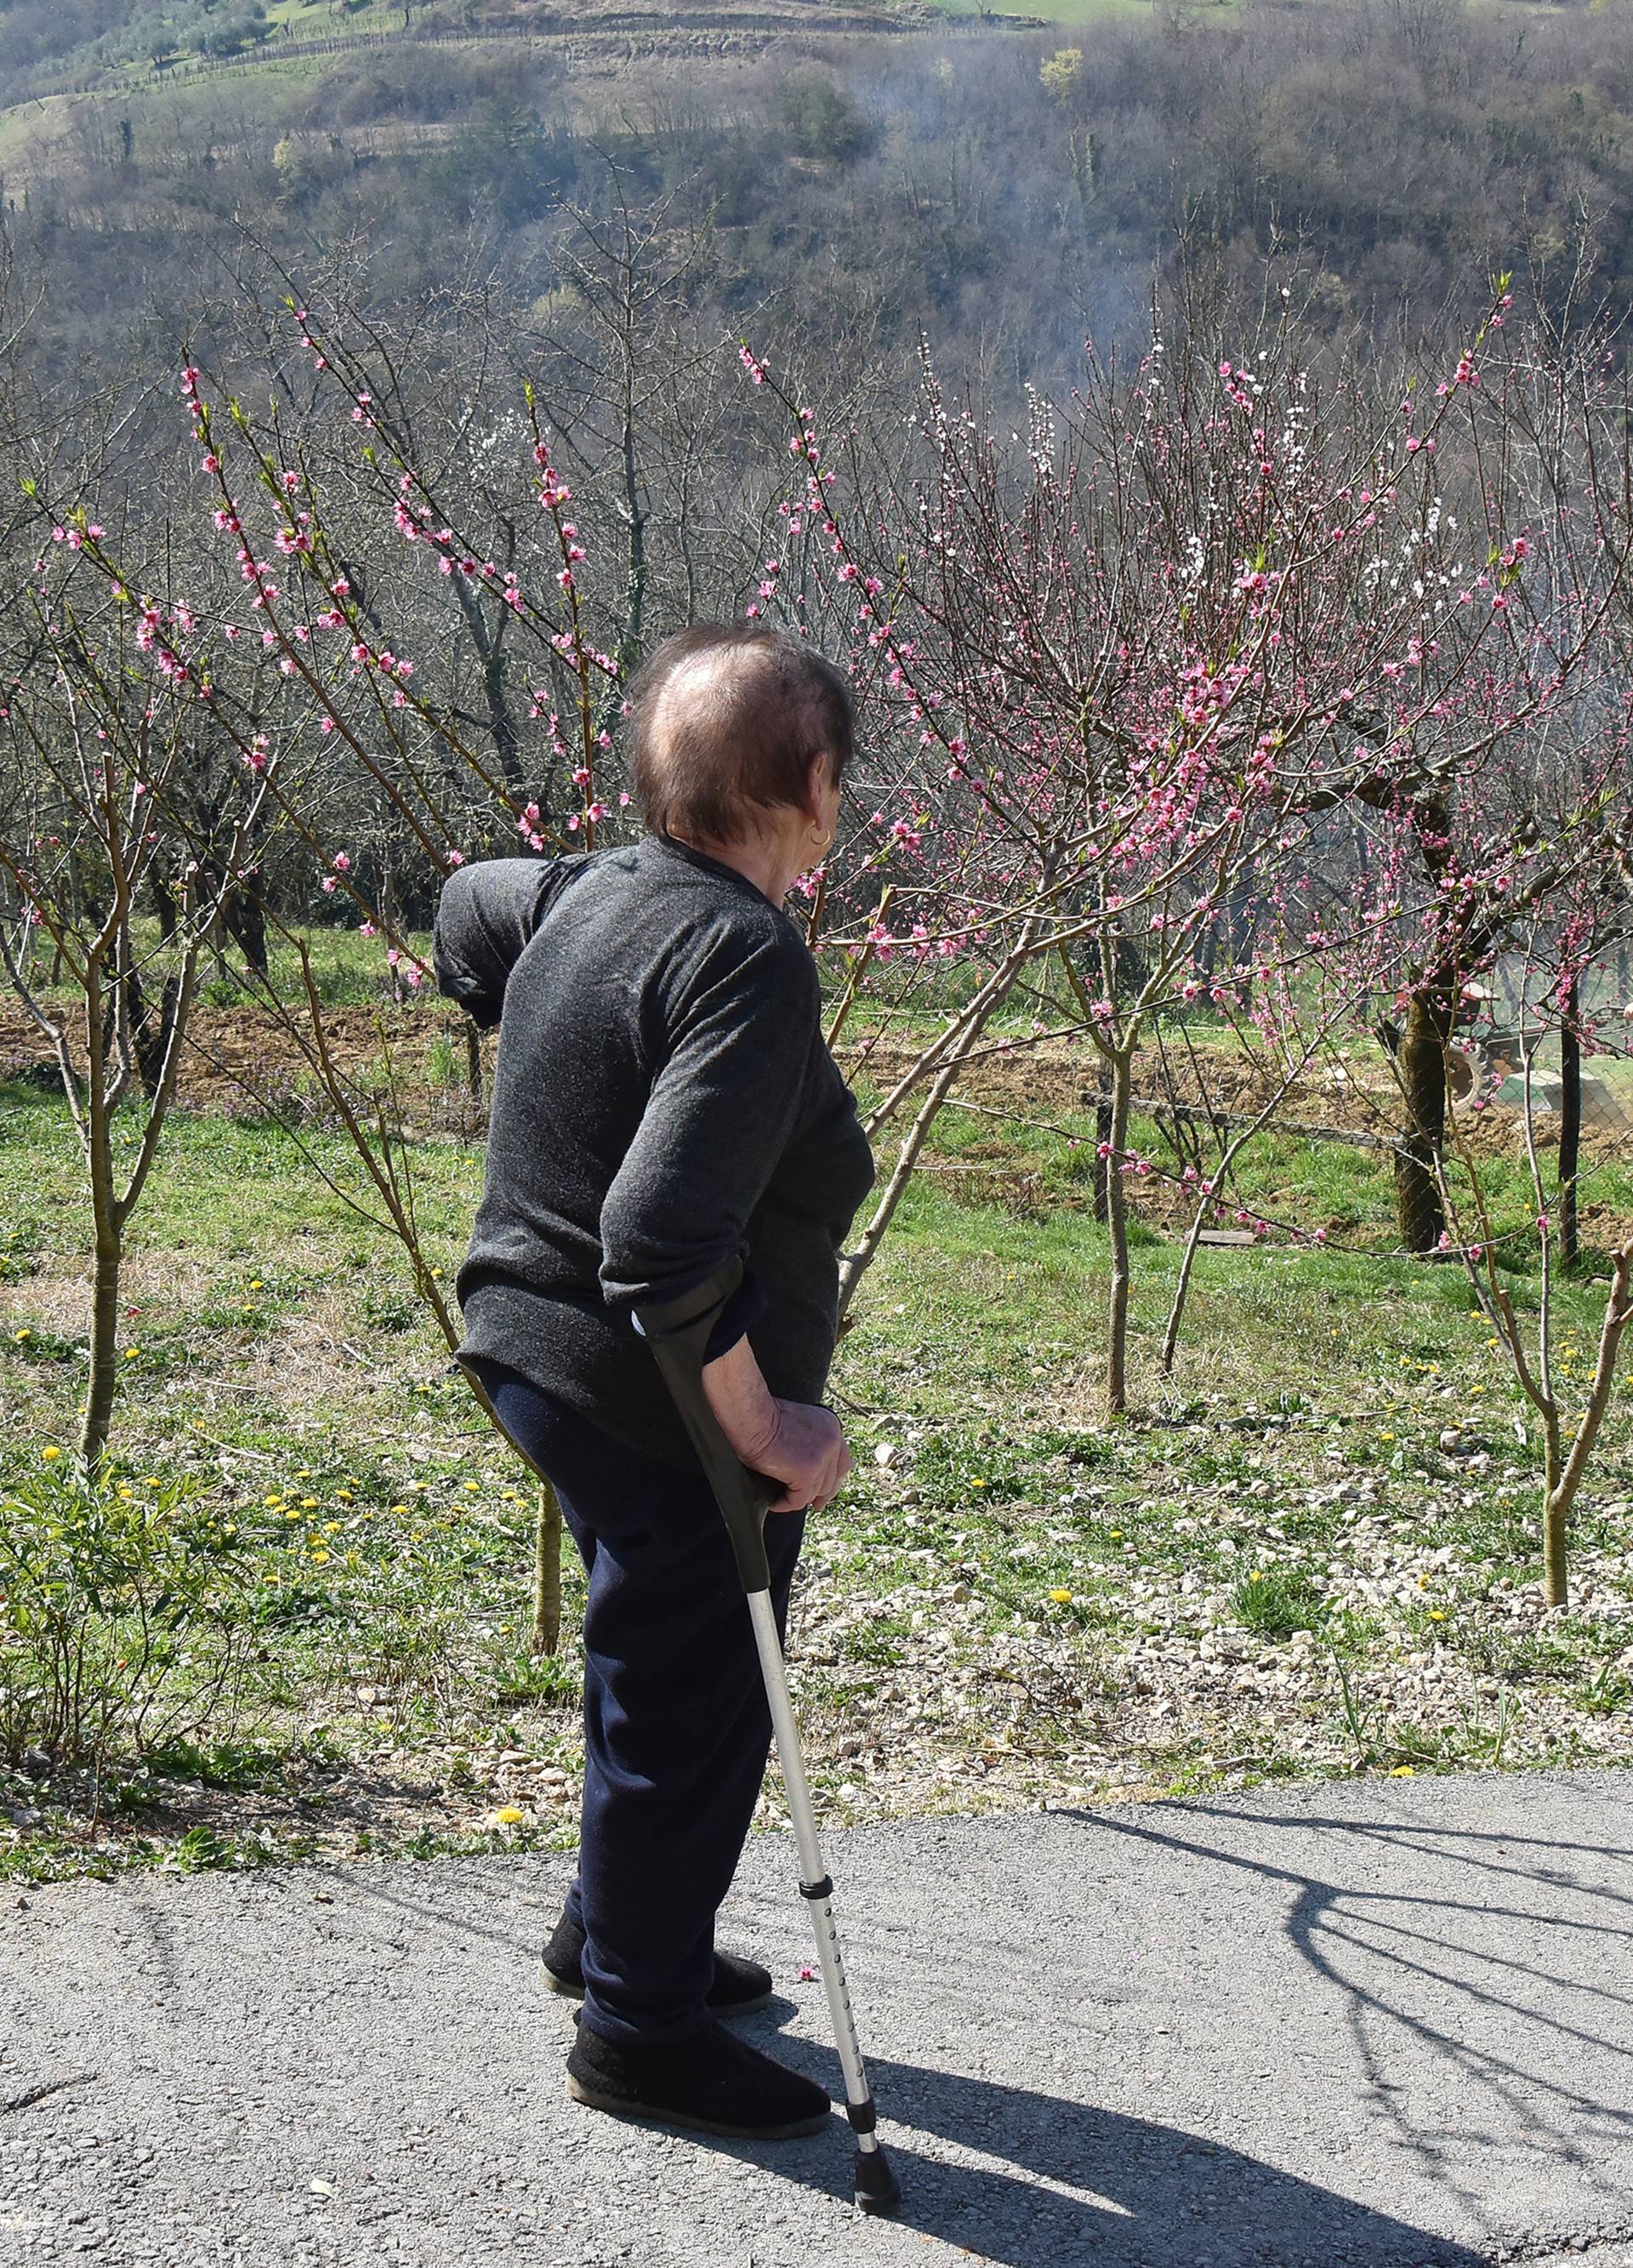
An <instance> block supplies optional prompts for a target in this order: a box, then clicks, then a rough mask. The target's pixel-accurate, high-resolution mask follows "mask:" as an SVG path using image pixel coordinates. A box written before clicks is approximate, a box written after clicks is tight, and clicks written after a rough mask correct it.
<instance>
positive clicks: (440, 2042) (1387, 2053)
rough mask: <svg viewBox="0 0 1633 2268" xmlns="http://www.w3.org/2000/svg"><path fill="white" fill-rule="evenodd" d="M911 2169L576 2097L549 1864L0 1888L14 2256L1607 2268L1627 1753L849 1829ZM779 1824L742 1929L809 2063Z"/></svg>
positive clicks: (901, 2156) (278, 2266)
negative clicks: (888, 2210) (1563, 2265)
mask: <svg viewBox="0 0 1633 2268" xmlns="http://www.w3.org/2000/svg"><path fill="white" fill-rule="evenodd" d="M830 1863H831V1866H832V1870H833V1873H834V1874H835V1880H836V1881H837V1882H838V1885H839V1909H840V1917H841V1923H842V1929H843V1931H844V1934H845V1936H846V1938H847V1940H848V1944H849V1948H850V1955H851V1966H852V1969H853V1972H854V1979H855V1985H856V1989H857V2002H858V2007H859V2013H860V2017H861V2021H862V2026H863V2036H864V2043H865V2044H867V2045H868V2046H869V2047H870V2048H871V2050H872V2064H873V2069H874V2073H875V2078H876V2082H877V2088H878V2092H879V2102H880V2105H881V2109H882V2110H883V2112H884V2115H885V2119H886V2125H885V2130H884V2131H885V2133H886V2139H887V2141H888V2144H889V2147H890V2149H891V2152H892V2155H893V2157H894V2161H895V2163H896V2165H897V2167H898V2169H899V2171H900V2173H901V2179H902V2183H903V2185H904V2188H905V2190H906V2193H907V2194H906V2201H905V2206H904V2211H903V2213H902V2217H901V2220H898V2221H897V2222H895V2223H894V2224H886V2223H881V2222H877V2221H865V2220H858V2219H857V2218H856V2217H855V2216H854V2215H853V2213H852V2211H851V2208H850V2203H849V2179H848V2176H849V2169H850V2151H849V2147H848V2141H847V2137H846V2134H845V2131H844V2129H843V2127H842V2125H841V2124H840V2123H839V2122H838V2121H837V2120H836V2121H835V2125H834V2128H833V2131H832V2132H831V2133H829V2134H825V2135H822V2136H819V2137H817V2138H815V2139H812V2140H808V2141H801V2142H795V2143H783V2144H780V2145H775V2146H768V2147H765V2148H763V2149H761V2150H760V2151H758V2152H756V2150H755V2149H754V2148H753V2147H749V2146H747V2145H740V2144H736V2143H711V2142H708V2141H705V2140H701V2139H684V2138H681V2137H680V2136H676V2135H668V2134H665V2133H663V2132H658V2131H657V2130H654V2129H651V2128H645V2127H635V2126H631V2125H628V2124H621V2123H619V2122H617V2121H615V2120H613V2119H609V2118H607V2117H603V2116H602V2115H600V2113H598V2112H595V2111H592V2110H584V2109H582V2108H580V2107H579V2106H577V2105H575V2104H573V2103H571V2102H569V2101H568V2100H567V2099H566V2097H565V2095H564V2094H563V2087H562V2060H563V2055H564V2053H565V2051H566V2046H567V2042H568V2038H569V2034H570V2016H569V2014H568V2011H567V2009H566V2007H565V2006H564V2005H563V2003H562V2002H560V2001H558V2000H555V1999H550V1998H548V1997H547V1996H546V1995H545V1994H544V1993H543V1992H541V1990H540V1989H539V1988H538V1986H537V1984H536V1982H535V1978H534V1975H533V1960H534V1951H535V1948H536V1945H537V1943H538V1941H539V1940H540V1939H541V1936H542V1934H543V1932H544V1929H545V1927H546V1926H547V1925H548V1921H549V1919H550V1918H552V1917H553V1914H554V1911H555V1900H556V1898H557V1896H558V1895H559V1892H560V1890H561V1889H562V1886H563V1882H564V1881H565V1879H566V1874H567V1865H568V1862H566V1861H563V1860H557V1859H524V1858H518V1859H506V1858H497V1859H478V1860H460V1861H449V1860H444V1861H439V1862H431V1863H427V1864H411V1863H393V1864H389V1865H360V1866H357V1867H346V1868H339V1869H333V1870H331V1869H316V1868H299V1869H289V1870H283V1871H278V1872H273V1873H268V1874H262V1875H223V1874H206V1875H201V1876H195V1877H192V1878H170V1877H160V1876H155V1875H151V1874H150V1875H146V1876H131V1877H129V1878H127V1879H124V1880H121V1881H117V1882H114V1883H108V1884H72V1885H64V1886H63V1887H61V1888H58V1889H43V1890H37V1891H33V1892H30V1893H28V1894H27V1896H26V1905H25V1904H21V1903H20V1901H18V1899H17V1898H16V1897H15V1896H14V1895H13V1894H11V1893H10V1892H8V1893H6V1894H4V1904H3V1905H0V2262H4V2263H5V2264H7V2268H11V2264H12V2263H27V2264H29V2268H38V2264H41V2263H59V2262H60V2263H70V2262H81V2261H85V2260H91V2261H117V2262H119V2263H120V2264H121V2268H123V2264H126V2263H130V2264H136V2263H141V2262H154V2263H163V2264H166V2268H183V2264H185V2268H195V2264H200V2268H202V2264H204V2263H210V2264H223V2263H232V2264H241V2268H286V2264H287V2268H319V2264H323V2268H374V2264H376V2263H382V2264H384V2263H390V2264H393V2268H398V2264H417V2263H428V2264H429V2263H436V2264H444V2263H455V2264H459V2268H467V2264H468V2268H484V2264H488V2263H491V2262H499V2261H504V2262H505V2263H507V2264H511V2268H531V2264H533V2263H538V2264H541V2268H542V2264H546V2263H548V2264H552V2268H557V2264H559V2268H613V2264H619V2268H623V2264H633V2268H805V2264H815V2263H821V2264H823V2268H861V2264H867V2268H907V2264H913V2268H942V2264H944V2263H945V2264H951V2263H953V2262H955V2261H964V2260H967V2259H969V2258H972V2257H973V2258H975V2259H978V2260H987V2261H993V2262H999V2263H1004V2264H1009V2268H1066V2264H1071V2268H1080V2264H1090V2268H1239V2264H1240V2268H1246V2264H1248V2263H1255V2264H1274V2268H1362V2264H1365V2268H1418V2264H1425V2268H1427V2264H1431V2263H1432V2264H1434V2268H1474V2264H1475V2263H1480V2262H1486V2261H1495V2260H1500V2259H1504V2258H1514V2259H1523V2260H1526V2261H1528V2262H1534V2263H1535V2262H1548V2263H1556V2262H1558V2261H1562V2260H1576V2259H1579V2258H1581V2257H1583V2254H1584V2252H1585V2253H1586V2255H1587V2257H1589V2259H1590V2261H1592V2262H1593V2263H1594V2264H1596V2268H1630V2264H1633V1775H1624V1774H1619V1773H1616V1772H1614V1771H1610V1772H1597V1773H1582V1774H1577V1775H1555V1776H1548V1777H1540V1776H1514V1777H1507V1776H1490V1777H1488V1776H1475V1777H1470V1778H1456V1779H1453V1778H1433V1779H1417V1780H1411V1781H1406V1780H1388V1781H1385V1782H1383V1783H1381V1784H1379V1783H1372V1784H1369V1785H1360V1786H1321V1787H1313V1788H1305V1789H1300V1790H1298V1791H1296V1792H1278V1793H1261V1794H1259V1795H1256V1796H1254V1797H1253V1798H1250V1799H1244V1800H1230V1801H1218V1802H1213V1801H1203V1802H1194V1803H1169V1804H1157V1805H1141V1806H1124V1807H1121V1808H1114V1809H1109V1810H1106V1811H1100V1812H1093V1813H1070V1812H1060V1813H1056V1812H1051V1813H1048V1814H1045V1815H1036V1814H1028V1815H1020V1816H1014V1817H1010V1818H1002V1819H987V1820H982V1821H963V1820H958V1821H925V1822H921V1823H915V1824H912V1825H908V1826H901V1827H892V1828H881V1829H876V1830H867V1831H864V1832H858V1833H854V1834H849V1835H839V1836H835V1837H833V1838H832V1845H831V1853H830ZM791 1885H792V1863H791V1854H790V1852H789V1850H788V1847H787V1845H785V1844H783V1843H782V1842H781V1841H778V1840H774V1839H769V1838H768V1839H765V1840H761V1841H756V1842H755V1843H754V1845H752V1847H751V1849H750V1852H749V1854H748V1857H747V1861H746V1863H745V1867H744V1872H743V1875H742V1879H741V1881H740V1883H739V1889H738V1891H737V1893H736V1896H735V1898H734V1902H733V1904H732V1910H731V1914H730V1922H731V1929H730V1935H731V1938H732V1940H733V1941H735V1942H736V1943H738V1944H739V1945H742V1946H744V1947H746V1948H750V1949H752V1950H753V1951H754V1952H755V1953H757V1954H759V1955H761V1957H762V1958H764V1959H765V1960H767V1961H768V1962H769V1963H770V1965H771V1967H772V1969H773V1970H774V1971H775V1973H776V1977H777V1979H778V1984H779V1988H780V1991H781V1992H782V1993H783V1998H782V1999H780V2001H779V2003H778V2004H777V2005H776V2007H773V2008H772V2009H771V2010H769V2011H768V2012H767V2013H766V2014H765V2015H763V2016H761V2017H759V2018H756V2019H754V2020H753V2022H752V2030H753V2033H754V2036H756V2037H757V2038H759V2039H760V2040H761V2042H762V2043H768V2044H773V2043H776V2042H777V2041H778V2040H779V2039H780V2041H781V2042H782V2043H783V2048H784V2050H785V2051H786V2054H787V2056H788V2058H789V2059H790V2060H791V2061H792V2062H795V2063H798V2065H800V2066H802V2067H803V2068H805V2069H806V2070H809V2071H811V2072H813V2073H819V2074H820V2075H822V2076H825V2077H826V2078H828V2080H829V2081H830V2082H831V2084H832V2085H833V2086H834V2087H835V2090H837V2086H838V2080H837V2068H836V2065H835V2059H834V2057H833V2054H832V2051H831V2050H830V2048H829V2047H828V2043H827V2041H826V2038H825V2036H824V2028H823V2011H822V2003H821V1998H820V1986H819V1985H813V1984H808V1983H803V1982H801V1981H800V1979H799V1970H800V1967H801V1965H802V1963H803V1962H804V1961H805V1958H806V1948H805V1940H804V1937H803V1934H802V1933H803V1930H804V1926H805V1918H804V1913H803V1911H802V1910H801V1908H800V1907H799V1904H798V1899H797V1898H796V1897H795V1896H794V1895H793V1892H792V1887H791Z"/></svg>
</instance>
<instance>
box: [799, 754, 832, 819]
mask: <svg viewBox="0 0 1633 2268" xmlns="http://www.w3.org/2000/svg"><path fill="white" fill-rule="evenodd" d="M833 777H834V772H833V765H832V763H831V762H830V761H829V758H828V750H827V749H826V748H823V749H821V750H820V751H819V753H818V754H817V755H814V756H813V757H812V759H811V763H810V767H809V769H808V770H807V771H806V773H805V814H806V816H807V817H808V818H810V819H813V820H816V821H820V819H821V817H822V798H823V795H824V794H825V792H827V790H828V787H829V786H830V785H831V784H832V782H833Z"/></svg>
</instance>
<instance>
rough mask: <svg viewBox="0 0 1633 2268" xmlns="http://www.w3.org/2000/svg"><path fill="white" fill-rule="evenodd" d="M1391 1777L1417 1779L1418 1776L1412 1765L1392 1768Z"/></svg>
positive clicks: (1396, 1765) (1397, 1765) (1400, 1765)
mask: <svg viewBox="0 0 1633 2268" xmlns="http://www.w3.org/2000/svg"><path fill="white" fill-rule="evenodd" d="M1389 1777H1390V1778H1391V1779H1416V1778H1417V1774H1416V1772H1415V1771H1413V1769H1412V1767H1411V1765H1410V1764H1395V1765H1394V1766H1393V1767H1392V1768H1391V1770H1390V1773H1389Z"/></svg>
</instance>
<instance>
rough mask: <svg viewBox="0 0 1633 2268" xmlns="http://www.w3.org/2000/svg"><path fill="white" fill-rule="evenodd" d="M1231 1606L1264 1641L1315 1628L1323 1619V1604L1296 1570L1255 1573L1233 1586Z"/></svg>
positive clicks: (1309, 1581) (1270, 1570)
mask: <svg viewBox="0 0 1633 2268" xmlns="http://www.w3.org/2000/svg"><path fill="white" fill-rule="evenodd" d="M1233 1603H1234V1605H1235V1608H1236V1612H1237V1615H1238V1616H1239V1618H1240V1620H1241V1621H1243V1622H1244V1623H1246V1624H1247V1627H1248V1629H1249V1630H1251V1631H1258V1632H1259V1633H1260V1635H1261V1636H1262V1637H1264V1638H1288V1637H1291V1634H1292V1632H1293V1631H1301V1630H1315V1629H1318V1628H1319V1627H1320V1624H1321V1623H1322V1622H1324V1621H1325V1619H1326V1616H1327V1602H1326V1601H1325V1600H1324V1599H1323V1598H1322V1596H1321V1594H1320V1592H1319V1591H1318V1590H1317V1589H1316V1587H1315V1585H1314V1584H1313V1582H1312V1581H1311V1580H1310V1578H1309V1576H1307V1575H1306V1574H1304V1573H1303V1572H1301V1571H1300V1570H1299V1569H1298V1568H1296V1567H1269V1568H1264V1569H1262V1570H1255V1571H1254V1573H1253V1574H1251V1575H1247V1576H1245V1577H1244V1578H1243V1580H1241V1581H1240V1582H1239V1584H1238V1585H1237V1586H1236V1591H1235V1596H1234V1602H1233Z"/></svg>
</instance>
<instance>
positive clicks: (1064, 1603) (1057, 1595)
mask: <svg viewBox="0 0 1633 2268" xmlns="http://www.w3.org/2000/svg"><path fill="white" fill-rule="evenodd" d="M1049 1596H1050V1598H1051V1599H1053V1600H1054V1602H1055V1603H1056V1606H1057V1607H1069V1606H1070V1604H1071V1593H1070V1591H1051V1592H1050V1593H1049Z"/></svg>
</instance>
